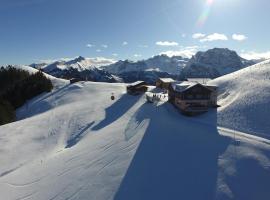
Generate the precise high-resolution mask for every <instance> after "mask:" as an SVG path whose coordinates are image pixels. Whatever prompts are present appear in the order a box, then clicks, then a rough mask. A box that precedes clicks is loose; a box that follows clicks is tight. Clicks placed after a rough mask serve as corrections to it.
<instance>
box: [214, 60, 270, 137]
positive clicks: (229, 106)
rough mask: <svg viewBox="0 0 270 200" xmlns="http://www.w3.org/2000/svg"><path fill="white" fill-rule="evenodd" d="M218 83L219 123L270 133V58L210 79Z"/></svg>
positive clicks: (238, 128) (252, 131)
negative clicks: (269, 118) (269, 117)
mask: <svg viewBox="0 0 270 200" xmlns="http://www.w3.org/2000/svg"><path fill="white" fill-rule="evenodd" d="M210 83H212V84H215V85H218V86H219V97H218V98H219V100H218V103H219V104H220V105H221V107H220V108H219V109H218V116H219V118H220V121H219V124H220V125H222V126H225V127H228V128H232V129H236V130H240V131H244V132H250V133H252V134H258V135H260V134H261V135H264V134H267V135H268V136H270V123H269V120H268V116H269V112H270V60H267V61H264V62H261V63H258V64H256V65H253V66H250V67H247V68H245V69H242V70H239V71H237V72H234V73H231V74H228V75H226V76H223V77H220V78H217V79H215V80H213V81H212V82H210Z"/></svg>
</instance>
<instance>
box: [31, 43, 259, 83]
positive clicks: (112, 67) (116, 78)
mask: <svg viewBox="0 0 270 200" xmlns="http://www.w3.org/2000/svg"><path fill="white" fill-rule="evenodd" d="M253 64H256V62H255V61H252V60H246V59H244V58H242V57H240V56H239V55H238V54H237V53H236V52H235V51H232V50H229V49H227V48H214V49H210V50H207V51H205V52H202V51H199V52H197V53H196V54H195V55H194V56H193V57H192V58H190V59H189V58H183V57H181V56H173V57H169V56H167V55H157V56H153V57H151V58H149V59H146V60H140V61H136V62H134V61H130V60H124V61H122V60H120V61H117V62H115V61H114V60H111V59H104V58H98V59H92V58H84V57H81V56H79V57H77V58H75V59H71V60H60V61H55V62H53V63H49V64H46V63H41V64H31V65H30V66H31V67H34V68H39V69H42V70H43V71H44V72H46V73H48V74H50V75H53V76H55V77H58V78H66V79H71V78H78V79H80V80H90V81H96V82H134V81H137V80H143V81H146V82H148V83H149V84H153V83H154V82H155V81H156V79H157V78H159V77H161V78H168V77H170V78H174V79H186V78H190V77H192V78H201V77H204V78H217V77H220V76H222V75H225V74H229V73H232V72H235V71H237V70H240V69H242V68H245V67H247V66H250V65H253Z"/></svg>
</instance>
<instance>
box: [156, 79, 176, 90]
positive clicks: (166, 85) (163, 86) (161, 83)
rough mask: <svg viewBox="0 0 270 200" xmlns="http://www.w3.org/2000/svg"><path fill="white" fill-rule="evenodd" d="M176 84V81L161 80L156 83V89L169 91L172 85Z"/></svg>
mask: <svg viewBox="0 0 270 200" xmlns="http://www.w3.org/2000/svg"><path fill="white" fill-rule="evenodd" d="M173 82H175V80H173V79H171V78H159V79H158V80H157V81H156V87H158V88H161V89H165V90H168V89H169V86H170V84H171V83H173Z"/></svg>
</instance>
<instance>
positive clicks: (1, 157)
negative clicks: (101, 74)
mask: <svg viewBox="0 0 270 200" xmlns="http://www.w3.org/2000/svg"><path fill="white" fill-rule="evenodd" d="M263 66H264V64H263V65H262V67H263ZM267 66H269V65H268V64H267ZM259 67H260V66H257V67H255V68H254V70H253V68H251V69H249V70H248V69H245V70H244V71H242V72H241V73H239V74H236V75H237V76H235V77H234V78H237V79H238V78H239V80H235V79H233V76H229V75H228V76H225V78H224V77H222V78H220V79H217V80H214V81H215V82H214V83H216V84H218V85H219V86H220V88H221V92H220V96H219V103H220V104H221V105H222V107H224V109H222V107H221V108H219V109H218V110H216V109H211V110H210V111H209V113H206V114H204V115H201V116H199V117H194V118H190V117H185V116H182V115H181V114H180V113H179V112H178V111H177V110H176V109H175V108H174V107H173V106H172V105H171V104H169V103H164V102H158V103H156V104H149V103H146V99H145V97H144V96H143V95H142V96H130V95H127V94H126V93H125V91H126V85H125V84H122V83H112V84H108V83H93V82H79V83H75V84H71V85H70V84H67V85H64V86H63V87H61V88H58V89H55V90H54V91H53V92H51V93H50V94H43V95H40V96H39V97H37V98H35V99H32V100H31V101H29V102H28V103H27V104H26V105H25V106H23V107H22V108H20V109H19V110H18V111H17V117H18V119H20V121H17V122H14V123H11V124H7V125H4V126H0V138H1V139H0V161H1V165H0V193H1V198H2V199H8V200H15V199H39V200H48V199H54V200H61V199H78V200H85V199H99V200H122V199H124V200H126V199H130V200H133V199H134V200H135V199H136V200H137V199H140V200H148V199H155V200H164V199H211V200H213V199H214V200H227V199H235V200H242V199H245V200H252V199H260V200H268V199H269V196H270V190H269V185H270V168H269V166H270V141H269V140H267V139H266V138H262V137H254V136H253V135H250V134H247V133H243V132H242V133H240V132H238V131H232V130H229V129H225V128H229V127H230V126H231V125H230V124H229V122H230V121H227V122H226V124H222V125H224V126H225V125H227V126H225V128H224V127H217V123H220V121H223V120H224V119H223V118H220V116H222V113H223V112H227V111H226V109H227V108H228V107H230V108H231V109H230V111H231V112H234V113H235V114H238V115H234V116H230V117H233V118H232V119H231V123H234V121H237V120H240V122H245V118H244V117H243V116H244V115H245V114H246V112H248V110H247V109H249V110H253V111H252V112H253V114H256V115H255V116H256V117H257V118H260V119H262V120H264V122H267V120H268V113H267V108H269V107H265V111H264V112H261V111H262V110H261V109H260V104H264V105H266V103H269V92H268V91H269V87H268V83H267V80H265V81H264V82H261V81H258V82H256V81H254V80H255V79H256V80H258V79H259V80H261V79H264V78H267V77H268V76H266V75H265V74H269V69H268V68H267V67H263V68H261V69H262V71H260V72H258V73H256V71H257V70H258V69H259ZM249 72H250V73H249ZM254 73H255V75H254ZM253 76H254V78H252V77H253ZM246 77H247V80H246V81H245V80H244V79H245V78H246ZM268 78H269V77H268ZM232 81H234V82H232ZM247 81H253V82H252V84H254V86H252V84H251V82H250V84H249V85H247V86H246V87H245V88H243V90H241V88H240V87H243V86H245V84H247ZM231 82H232V83H231ZM268 82H269V79H268ZM262 83H263V84H262ZM234 84H239V86H236V85H234ZM151 89H153V87H152V88H150V90H151ZM254 89H258V90H259V91H258V92H256V90H254ZM223 90H224V91H223ZM112 92H113V93H114V95H115V100H114V101H112V100H111V98H110V95H111V93H112ZM239 92H241V93H240V94H239ZM252 94H254V98H257V99H258V100H255V99H254V98H251V95H252ZM222 98H223V99H224V101H223V100H222ZM235 98H236V99H237V100H234V99H235ZM249 100H252V102H251V104H249V105H246V104H248V103H249ZM238 101H243V103H241V102H238ZM237 102H238V103H239V104H238V105H239V108H237V106H234V105H236V103H237ZM243 107H246V108H245V109H242V108H243ZM258 107H259V109H257V108H258ZM234 109H236V110H234ZM268 110H269V109H268ZM257 122H258V123H257ZM252 123H253V127H254V128H255V126H254V125H255V124H256V123H257V127H258V129H257V130H258V131H260V130H261V129H260V126H262V125H264V126H265V127H261V128H262V129H264V130H265V131H267V133H270V128H269V126H268V125H267V124H263V123H261V121H260V120H259V121H257V120H256V119H255V121H253V122H252ZM239 125H241V129H242V130H249V127H250V126H249V124H248V123H241V124H239ZM254 130H255V131H256V129H254ZM254 135H256V134H255V133H254ZM235 139H236V140H237V142H236V141H235ZM251 172H252V173H251Z"/></svg>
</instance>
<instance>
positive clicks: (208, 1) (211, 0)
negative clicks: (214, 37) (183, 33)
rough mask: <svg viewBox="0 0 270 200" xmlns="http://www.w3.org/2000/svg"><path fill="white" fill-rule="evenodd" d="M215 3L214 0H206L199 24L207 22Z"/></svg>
mask: <svg viewBox="0 0 270 200" xmlns="http://www.w3.org/2000/svg"><path fill="white" fill-rule="evenodd" d="M213 3H214V0H206V3H205V6H204V9H203V12H202V14H201V15H200V17H199V19H198V21H197V25H198V26H203V25H204V24H205V22H206V20H207V19H208V17H209V14H210V11H211V7H212V5H213Z"/></svg>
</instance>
